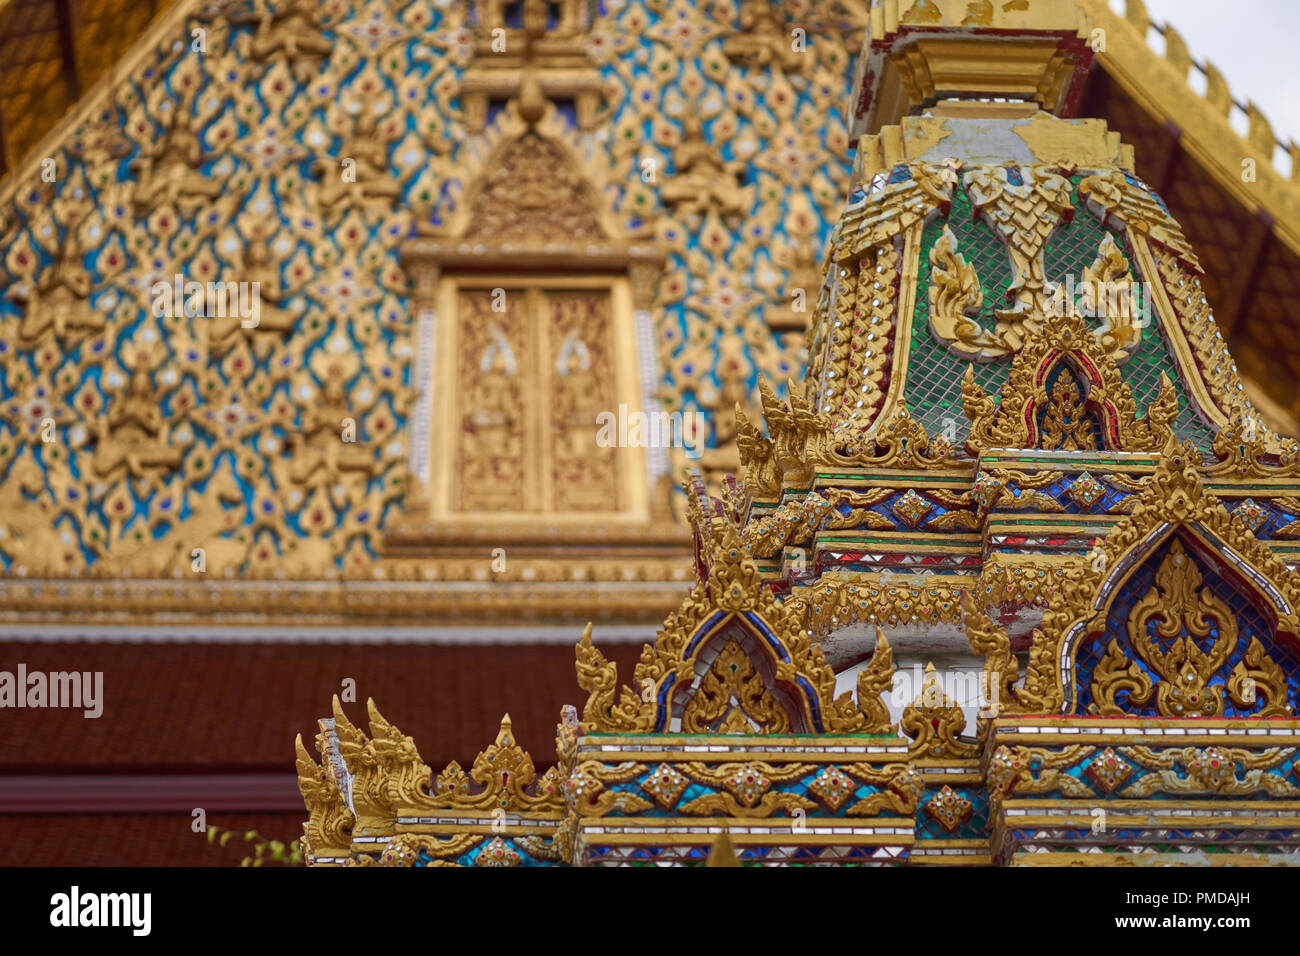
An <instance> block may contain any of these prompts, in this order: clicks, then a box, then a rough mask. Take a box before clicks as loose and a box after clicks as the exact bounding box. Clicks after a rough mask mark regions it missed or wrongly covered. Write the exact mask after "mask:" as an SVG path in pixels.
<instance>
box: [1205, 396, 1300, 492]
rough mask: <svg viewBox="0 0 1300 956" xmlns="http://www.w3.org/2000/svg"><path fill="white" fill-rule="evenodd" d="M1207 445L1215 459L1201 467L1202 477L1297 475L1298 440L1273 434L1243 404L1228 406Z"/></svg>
mask: <svg viewBox="0 0 1300 956" xmlns="http://www.w3.org/2000/svg"><path fill="white" fill-rule="evenodd" d="M1210 447H1211V450H1212V451H1213V452H1214V455H1215V457H1216V458H1218V461H1217V462H1215V463H1213V464H1210V465H1207V466H1206V467H1205V469H1204V471H1205V475H1206V477H1213V478H1297V477H1300V442H1297V441H1296V439H1294V438H1281V437H1279V436H1277V435H1274V434H1273V433H1272V432H1270V431H1269V430H1268V428H1267V427H1265V426H1264V424H1263V423H1261V422H1260V421H1259V419H1258V417H1257V416H1255V415H1254V414H1253V413H1252V412H1251V411H1250V410H1249V409H1247V408H1246V407H1245V405H1244V404H1241V403H1238V404H1236V405H1234V406H1233V407H1232V411H1231V414H1230V415H1229V417H1228V421H1227V423H1226V424H1225V425H1224V426H1223V427H1222V428H1220V429H1219V430H1218V432H1217V433H1215V436H1214V442H1213V444H1212V445H1211V446H1210Z"/></svg>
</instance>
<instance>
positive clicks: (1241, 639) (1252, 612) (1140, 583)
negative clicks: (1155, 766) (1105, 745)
mask: <svg viewBox="0 0 1300 956" xmlns="http://www.w3.org/2000/svg"><path fill="white" fill-rule="evenodd" d="M1170 540H1171V541H1172V540H1173V539H1170ZM1168 547H1169V542H1166V543H1165V545H1164V546H1162V547H1161V548H1160V549H1158V551H1157V552H1156V553H1154V554H1152V555H1151V556H1150V557H1148V558H1147V560H1146V561H1145V562H1144V563H1143V564H1142V566H1141V567H1139V568H1138V569H1137V570H1136V571H1135V572H1134V574H1133V575H1132V576H1131V577H1130V578H1129V580H1128V581H1127V582H1125V584H1124V587H1123V589H1122V590H1121V592H1120V594H1119V595H1118V596H1117V597H1116V599H1115V601H1114V603H1113V604H1112V605H1111V608H1110V611H1109V614H1108V616H1107V619H1106V631H1105V633H1104V634H1103V635H1101V636H1099V637H1095V638H1093V639H1091V640H1088V641H1087V642H1086V643H1083V644H1081V645H1080V646H1079V648H1078V651H1077V657H1076V680H1077V686H1078V712H1079V713H1086V712H1088V710H1089V707H1090V706H1091V705H1092V703H1093V697H1092V680H1093V674H1094V672H1095V671H1096V668H1097V666H1098V664H1100V663H1101V661H1102V659H1103V658H1104V656H1105V654H1106V651H1107V648H1108V646H1109V645H1110V642H1111V640H1112V639H1114V640H1117V641H1118V642H1119V646H1120V649H1121V650H1122V651H1123V652H1124V654H1125V656H1126V657H1128V658H1129V659H1130V660H1131V661H1133V662H1135V663H1136V664H1137V666H1138V668H1139V669H1140V670H1141V671H1142V672H1143V673H1144V674H1146V676H1147V677H1148V678H1150V679H1151V681H1152V683H1153V684H1158V683H1159V682H1160V680H1161V678H1160V677H1159V675H1157V674H1156V673H1155V672H1153V671H1152V670H1151V668H1150V667H1149V666H1148V664H1147V663H1146V662H1145V661H1143V660H1142V658H1141V657H1140V655H1139V654H1138V652H1137V650H1136V649H1135V648H1134V647H1133V646H1132V643H1131V642H1130V641H1129V638H1128V628H1127V622H1128V619H1129V616H1130V615H1131V613H1132V611H1133V607H1134V605H1135V604H1136V603H1137V602H1138V601H1139V600H1141V598H1142V597H1143V596H1144V595H1145V594H1146V593H1147V592H1148V591H1150V590H1151V589H1152V588H1153V587H1154V586H1155V580H1156V573H1157V571H1158V570H1159V568H1160V564H1161V561H1163V559H1164V556H1165V553H1166V552H1167V550H1168ZM1186 553H1187V554H1188V556H1189V557H1190V558H1191V560H1192V561H1194V562H1195V563H1196V565H1197V567H1198V569H1199V570H1200V572H1201V575H1202V579H1203V582H1204V587H1206V588H1208V589H1209V590H1210V593H1212V594H1213V595H1214V596H1215V597H1217V598H1219V599H1220V600H1221V601H1223V602H1224V603H1225V604H1227V606H1228V608H1229V610H1230V612H1231V614H1232V616H1233V618H1234V619H1235V620H1236V623H1237V629H1238V635H1237V644H1236V647H1234V648H1233V651H1232V653H1231V654H1230V655H1229V656H1228V659H1227V661H1226V662H1225V663H1224V664H1223V666H1222V667H1220V668H1219V670H1218V672H1217V673H1216V674H1215V675H1214V677H1213V678H1212V679H1211V680H1210V682H1209V683H1210V686H1214V687H1219V688H1225V687H1226V683H1227V680H1228V678H1229V676H1230V675H1231V673H1232V670H1233V668H1234V667H1236V665H1237V664H1238V663H1239V662H1240V661H1241V660H1242V658H1243V657H1244V656H1245V654H1246V651H1247V649H1248V648H1249V646H1250V641H1251V638H1252V637H1254V638H1258V639H1259V641H1260V643H1261V644H1262V645H1263V646H1264V649H1265V651H1266V652H1267V654H1268V656H1269V657H1270V658H1272V659H1273V661H1274V662H1276V663H1277V664H1278V666H1279V667H1281V668H1282V671H1283V672H1284V673H1285V674H1286V678H1287V687H1288V701H1289V703H1290V704H1291V705H1292V706H1294V705H1295V701H1296V700H1297V693H1298V692H1300V655H1297V653H1296V651H1295V650H1294V649H1293V648H1291V647H1287V646H1283V645H1281V644H1279V643H1278V642H1276V641H1275V640H1274V639H1273V630H1272V628H1271V627H1270V626H1269V623H1268V619H1267V618H1266V617H1265V615H1264V613H1263V612H1262V611H1260V610H1259V608H1257V607H1256V606H1255V605H1254V604H1253V603H1252V602H1251V601H1250V600H1249V599H1248V598H1247V596H1246V595H1245V594H1243V593H1242V592H1241V591H1240V590H1238V588H1237V586H1236V585H1235V584H1233V583H1232V582H1230V581H1229V580H1227V579H1226V578H1225V577H1223V576H1222V575H1221V574H1219V573H1218V571H1217V570H1216V569H1215V568H1213V567H1211V566H1209V565H1208V564H1207V563H1206V562H1204V561H1202V560H1200V558H1199V556H1198V555H1197V554H1196V553H1195V552H1194V551H1193V550H1192V549H1191V548H1190V547H1189V548H1187V549H1186ZM1159 620H1160V619H1159V618H1158V617H1153V618H1151V619H1149V620H1148V621H1147V627H1148V633H1149V634H1150V636H1151V637H1152V640H1153V641H1154V642H1155V645H1156V647H1158V648H1159V649H1160V650H1161V651H1162V652H1167V651H1168V650H1169V647H1170V646H1171V644H1172V642H1173V641H1174V640H1177V639H1178V638H1170V639H1169V640H1163V639H1161V638H1160V637H1159V636H1158V635H1157V634H1156V633H1155V628H1156V626H1157V624H1158V623H1159ZM1188 635H1189V632H1188V631H1187V629H1186V627H1185V626H1184V628H1183V630H1182V631H1181V633H1180V635H1179V637H1183V636H1188ZM1218 637H1219V626H1218V623H1217V622H1215V621H1213V620H1211V621H1210V633H1209V635H1208V636H1207V637H1205V638H1196V639H1195V643H1196V646H1197V647H1199V648H1200V649H1201V650H1202V651H1208V650H1209V649H1210V647H1211V646H1212V645H1213V644H1214V642H1215V641H1216V640H1217V639H1218ZM1155 698H1156V695H1155V694H1154V693H1153V694H1152V696H1151V700H1149V701H1148V702H1146V703H1145V704H1141V705H1138V704H1133V703H1132V702H1131V701H1129V700H1128V692H1127V691H1120V692H1119V695H1118V699H1119V702H1120V705H1121V706H1123V707H1124V708H1125V710H1126V712H1128V713H1131V714H1132V715H1133V716H1142V717H1155V716H1159V714H1158V712H1157V710H1156V703H1155ZM1264 704H1265V702H1264V700H1263V698H1261V699H1260V701H1258V702H1257V703H1255V704H1252V705H1251V706H1250V707H1249V708H1248V709H1244V710H1242V709H1239V708H1238V707H1237V706H1236V705H1234V704H1233V703H1232V701H1231V699H1230V698H1229V697H1228V695H1227V693H1226V690H1225V691H1224V693H1223V712H1222V716H1224V717H1248V716H1252V715H1253V714H1255V713H1256V712H1258V711H1259V710H1260V709H1261V708H1262V707H1263V706H1264Z"/></svg>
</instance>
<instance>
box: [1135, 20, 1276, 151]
mask: <svg viewBox="0 0 1300 956" xmlns="http://www.w3.org/2000/svg"><path fill="white" fill-rule="evenodd" d="M1146 6H1147V12H1148V13H1150V14H1151V19H1152V20H1155V21H1157V22H1160V23H1172V24H1173V25H1174V29H1176V30H1177V31H1178V32H1179V33H1181V34H1182V36H1183V39H1184V40H1186V41H1187V46H1188V49H1189V50H1190V51H1191V54H1192V58H1193V59H1194V60H1197V61H1198V62H1201V63H1204V62H1205V61H1206V60H1209V61H1210V62H1211V63H1213V64H1214V65H1215V66H1217V67H1218V68H1219V72H1220V73H1222V74H1223V77H1224V79H1226V80H1227V81H1228V88H1229V89H1230V90H1232V95H1233V98H1234V99H1236V100H1237V101H1238V102H1241V103H1245V102H1247V101H1248V100H1254V101H1255V102H1256V103H1257V104H1258V105H1259V107H1260V109H1262V110H1263V111H1264V115H1265V116H1267V117H1268V119H1269V122H1271V123H1272V124H1273V132H1274V133H1276V134H1277V138H1278V139H1280V140H1282V141H1283V142H1286V141H1288V140H1291V139H1300V96H1297V95H1296V92H1295V78H1294V77H1295V74H1294V73H1292V72H1291V71H1292V70H1294V69H1295V68H1296V65H1297V59H1298V57H1297V53H1298V52H1300V51H1298V50H1297V46H1300V2H1297V0H1233V2H1232V3H1224V2H1223V0H1146Z"/></svg>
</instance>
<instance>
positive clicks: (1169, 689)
mask: <svg viewBox="0 0 1300 956" xmlns="http://www.w3.org/2000/svg"><path fill="white" fill-rule="evenodd" d="M1201 583H1202V582H1201V573H1200V571H1199V570H1198V569H1197V567H1196V562H1195V561H1193V560H1192V558H1191V555H1189V554H1188V553H1187V552H1186V550H1185V549H1184V548H1183V545H1182V542H1181V541H1179V540H1178V539H1177V538H1175V539H1174V540H1173V541H1172V542H1171V543H1170V545H1169V550H1168V552H1167V553H1166V555H1165V559H1164V561H1163V562H1162V563H1161V565H1160V569H1159V570H1158V571H1157V572H1156V581H1155V584H1154V585H1153V586H1152V587H1151V589H1150V590H1149V591H1147V593H1146V594H1145V595H1144V596H1143V597H1141V598H1140V599H1139V600H1138V601H1137V603H1136V604H1134V605H1133V610H1132V611H1130V612H1129V617H1128V621H1127V622H1126V627H1127V630H1128V638H1129V642H1130V644H1131V645H1132V647H1133V648H1134V649H1135V650H1136V651H1137V654H1138V656H1139V657H1140V658H1141V660H1142V662H1143V663H1145V664H1146V665H1147V667H1148V668H1149V669H1150V671H1151V672H1153V673H1155V674H1156V675H1157V676H1159V678H1160V680H1159V681H1158V682H1156V683H1155V684H1154V687H1153V682H1152V680H1151V678H1150V677H1149V676H1148V675H1147V673H1146V672H1144V671H1143V669H1142V668H1141V667H1139V666H1138V664H1137V662H1136V661H1130V660H1128V659H1127V658H1126V657H1125V655H1124V652H1123V650H1122V649H1121V646H1120V642H1119V638H1114V639H1112V640H1111V642H1110V644H1109V645H1108V647H1107V649H1106V656H1105V657H1104V658H1103V659H1102V662H1101V663H1100V664H1099V665H1097V669H1096V671H1095V672H1094V673H1093V681H1092V698H1093V704H1092V706H1091V708H1090V710H1091V711H1092V712H1093V713H1096V714H1101V715H1104V716H1108V717H1118V716H1121V715H1122V714H1124V713H1126V712H1127V710H1128V708H1126V707H1125V706H1123V705H1122V704H1121V703H1120V702H1119V700H1118V694H1119V693H1120V692H1121V691H1127V693H1128V701H1129V704H1130V705H1133V704H1145V703H1147V702H1149V701H1150V700H1151V696H1152V691H1153V689H1154V692H1155V698H1156V710H1157V712H1158V713H1159V714H1160V716H1161V717H1220V716H1222V715H1223V708H1224V696H1225V693H1226V696H1227V697H1228V699H1229V700H1231V702H1232V703H1233V704H1234V705H1236V707H1237V708H1239V709H1241V710H1249V709H1252V708H1253V707H1254V705H1255V704H1256V703H1257V702H1258V697H1261V696H1262V697H1263V700H1264V704H1263V706H1261V707H1260V708H1259V710H1258V711H1257V712H1256V713H1255V714H1254V716H1257V717H1281V716H1285V715H1286V714H1287V713H1288V712H1289V710H1290V708H1289V706H1288V705H1287V686H1286V675H1285V674H1284V673H1283V672H1282V669H1281V668H1280V667H1279V666H1278V665H1277V663H1276V662H1275V661H1274V660H1273V659H1272V658H1271V657H1269V656H1268V654H1267V653H1265V651H1264V646H1263V645H1262V644H1261V643H1260V642H1259V638H1258V637H1251V639H1250V646H1249V647H1248V648H1247V650H1246V654H1245V656H1244V658H1243V659H1242V660H1240V661H1238V662H1237V665H1236V667H1234V668H1233V669H1232V673H1231V675H1230V676H1229V679H1228V681H1227V683H1226V685H1218V684H1211V683H1210V681H1211V679H1212V678H1214V677H1215V676H1217V675H1218V673H1219V671H1220V670H1221V669H1222V668H1223V666H1224V664H1225V663H1227V661H1228V658H1229V657H1230V656H1231V654H1232V652H1233V651H1234V650H1236V647H1237V642H1238V640H1239V638H1238V630H1237V621H1236V618H1235V616H1234V615H1233V613H1232V609H1231V608H1229V607H1228V605H1227V604H1225V603H1224V602H1223V601H1221V600H1220V599H1219V598H1217V597H1215V596H1214V594H1213V593H1212V592H1211V591H1210V589H1209V588H1202V587H1201ZM1198 588H1199V590H1198ZM1153 622H1154V623H1155V625H1156V626H1155V628H1154V631H1155V633H1154V637H1153V635H1152V633H1151V624H1152V623H1153ZM1211 636H1213V640H1212V641H1211V642H1210V645H1209V649H1208V650H1204V651H1203V650H1202V649H1201V647H1200V643H1201V642H1204V641H1205V639H1207V638H1210V637H1211ZM1170 641H1172V643H1170ZM1157 642H1159V643H1157ZM1162 648H1164V649H1162Z"/></svg>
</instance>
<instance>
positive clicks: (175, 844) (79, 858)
mask: <svg viewBox="0 0 1300 956" xmlns="http://www.w3.org/2000/svg"><path fill="white" fill-rule="evenodd" d="M302 820H303V818H302V816H301V815H298V814H293V813H227V814H212V815H211V816H210V817H209V819H208V823H209V824H211V825H213V826H220V827H225V828H226V829H230V830H235V831H237V832H238V833H240V834H242V833H244V832H246V831H248V830H256V831H257V832H258V833H260V834H261V835H262V836H264V837H266V838H267V839H273V840H281V841H284V842H286V843H287V842H289V841H290V840H295V839H298V838H299V837H300V836H301V835H302ZM251 853H252V851H251V849H250V847H249V846H248V844H246V843H241V842H238V841H237V840H231V841H230V843H229V844H228V845H227V846H224V847H223V846H220V845H218V844H213V843H209V842H208V839H207V837H206V836H205V835H204V834H201V833H195V832H193V831H192V830H191V829H190V817H189V815H188V814H163V813H143V814H116V813H102V814H88V813H70V814H30V815H27V814H24V815H18V816H0V866H238V865H239V861H240V860H241V859H243V858H244V857H245V856H250V855H251Z"/></svg>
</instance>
